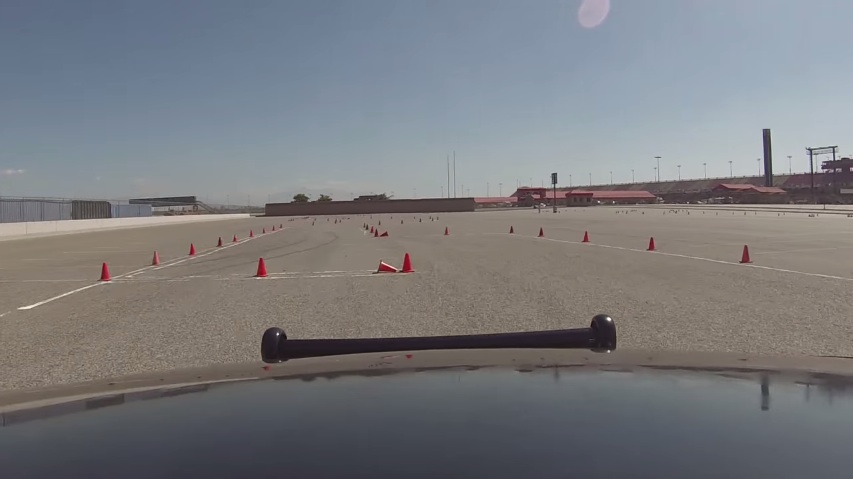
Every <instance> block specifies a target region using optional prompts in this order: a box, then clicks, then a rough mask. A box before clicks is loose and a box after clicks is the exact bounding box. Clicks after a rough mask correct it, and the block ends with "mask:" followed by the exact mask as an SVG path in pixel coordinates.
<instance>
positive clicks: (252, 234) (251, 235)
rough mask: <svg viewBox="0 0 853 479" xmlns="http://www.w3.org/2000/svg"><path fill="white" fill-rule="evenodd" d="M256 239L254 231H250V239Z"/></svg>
mask: <svg viewBox="0 0 853 479" xmlns="http://www.w3.org/2000/svg"><path fill="white" fill-rule="evenodd" d="M254 237H255V232H254V231H252V230H249V238H254Z"/></svg>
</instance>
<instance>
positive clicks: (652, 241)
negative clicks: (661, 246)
mask: <svg viewBox="0 0 853 479" xmlns="http://www.w3.org/2000/svg"><path fill="white" fill-rule="evenodd" d="M654 250H655V237H654V236H652V237H651V238H649V249H647V250H646V251H654Z"/></svg>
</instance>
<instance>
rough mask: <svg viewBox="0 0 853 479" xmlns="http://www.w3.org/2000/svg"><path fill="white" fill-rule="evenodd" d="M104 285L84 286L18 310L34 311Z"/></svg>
mask: <svg viewBox="0 0 853 479" xmlns="http://www.w3.org/2000/svg"><path fill="white" fill-rule="evenodd" d="M102 284H104V283H103V282H101V283H95V284H90V285H88V286H83V287H82V288H77V289H75V290H72V291H69V292H67V293H62V294H60V295H59V296H54V297H52V298H48V299H46V300H44V301H39V302H38V303H33V304H31V305H29V306H21V307H20V308H18V309H19V310H21V311H26V310H28V309H33V308H35V307H38V306H41V305H43V304H47V303H49V302H51V301H56V300H57V299H61V298H64V297H66V296H71V295H72V294H74V293H79V292H80V291H85V290H87V289H89V288H94V287H95V286H100V285H102Z"/></svg>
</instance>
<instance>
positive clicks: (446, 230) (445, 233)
mask: <svg viewBox="0 0 853 479" xmlns="http://www.w3.org/2000/svg"><path fill="white" fill-rule="evenodd" d="M449 235H450V230H449V229H448V228H447V226H445V227H444V236H449Z"/></svg>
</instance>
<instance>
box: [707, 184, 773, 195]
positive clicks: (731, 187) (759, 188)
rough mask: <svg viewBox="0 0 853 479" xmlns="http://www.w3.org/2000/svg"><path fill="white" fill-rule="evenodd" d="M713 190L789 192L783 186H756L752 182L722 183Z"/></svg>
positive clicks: (763, 192) (765, 192)
mask: <svg viewBox="0 0 853 479" xmlns="http://www.w3.org/2000/svg"><path fill="white" fill-rule="evenodd" d="M712 191H727V192H730V193H761V194H774V195H778V194H785V193H787V192H786V191H785V190H783V189H782V188H777V187H775V186H755V185H750V184H734V185H733V184H730V183H720V184H719V185H717V186H715V187H714V188H713V189H712Z"/></svg>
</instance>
